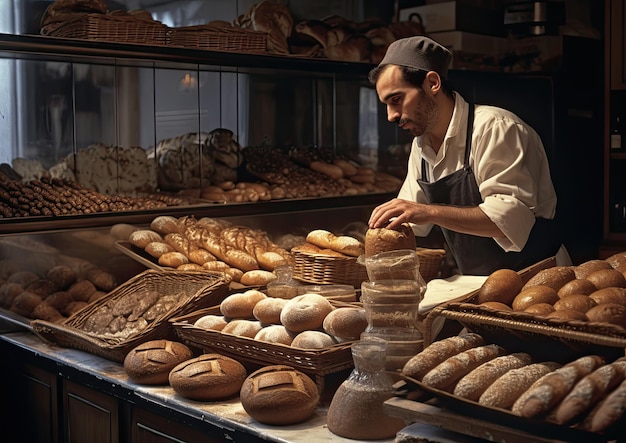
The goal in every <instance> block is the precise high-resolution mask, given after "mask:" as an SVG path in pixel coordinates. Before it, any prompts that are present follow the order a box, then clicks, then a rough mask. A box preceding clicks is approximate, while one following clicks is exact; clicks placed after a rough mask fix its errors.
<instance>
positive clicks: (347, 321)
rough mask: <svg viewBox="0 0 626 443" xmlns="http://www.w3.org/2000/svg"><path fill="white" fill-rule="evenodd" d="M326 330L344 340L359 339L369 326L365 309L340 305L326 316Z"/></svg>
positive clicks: (324, 326)
mask: <svg viewBox="0 0 626 443" xmlns="http://www.w3.org/2000/svg"><path fill="white" fill-rule="evenodd" d="M322 327H323V328H324V331H326V332H327V333H328V334H330V335H332V336H333V337H336V338H338V339H342V340H358V339H359V338H360V337H361V333H362V332H363V331H365V328H367V317H366V316H365V309H363V308H357V307H340V308H337V309H335V310H334V311H331V312H330V313H328V315H326V318H324V323H323V324H322Z"/></svg>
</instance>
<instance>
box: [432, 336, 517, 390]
mask: <svg viewBox="0 0 626 443" xmlns="http://www.w3.org/2000/svg"><path fill="white" fill-rule="evenodd" d="M505 352H506V351H505V349H504V348H503V347H501V346H498V345H496V344H490V345H483V346H477V347H475V348H471V349H468V350H467V351H463V352H460V353H458V354H457V355H454V356H452V357H450V358H448V359H446V360H445V361H444V362H442V363H440V364H438V365H437V366H435V367H434V368H433V369H431V370H430V371H428V372H427V373H426V375H424V377H423V378H422V383H423V384H424V385H426V386H430V387H431V388H435V389H441V390H445V391H452V389H453V388H454V386H455V385H456V383H457V382H458V380H460V379H461V378H462V377H464V376H465V375H466V374H469V373H470V372H471V371H472V370H474V369H475V368H477V367H478V366H480V365H482V364H483V363H486V362H488V361H491V360H493V359H494V358H496V357H499V356H501V355H504V353H505Z"/></svg>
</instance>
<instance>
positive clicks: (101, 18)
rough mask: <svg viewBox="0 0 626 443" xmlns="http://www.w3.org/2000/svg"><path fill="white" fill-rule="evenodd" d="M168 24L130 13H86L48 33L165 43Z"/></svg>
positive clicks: (149, 43) (90, 38)
mask: <svg viewBox="0 0 626 443" xmlns="http://www.w3.org/2000/svg"><path fill="white" fill-rule="evenodd" d="M168 31H169V27H167V26H166V25H164V24H163V23H160V22H157V21H154V20H148V19H145V18H139V17H136V16H134V15H131V14H98V13H89V14H83V15H81V16H79V17H77V18H75V19H72V20H68V21H67V22H66V23H63V24H62V25H61V26H59V27H57V28H56V29H53V30H51V31H49V32H45V31H44V29H42V33H44V34H45V35H48V36H50V37H63V38H75V39H82V40H96V41H107V42H114V43H137V44H146V45H157V46H165V45H166V43H167V41H166V37H167V34H168Z"/></svg>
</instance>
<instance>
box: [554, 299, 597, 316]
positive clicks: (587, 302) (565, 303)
mask: <svg viewBox="0 0 626 443" xmlns="http://www.w3.org/2000/svg"><path fill="white" fill-rule="evenodd" d="M596 304H597V303H596V302H595V301H594V300H593V299H592V298H591V297H589V296H588V295H584V294H572V295H568V296H566V297H562V298H560V299H559V300H557V301H556V302H555V303H554V310H555V311H562V310H563V309H573V310H575V311H579V312H582V313H585V312H587V311H588V310H589V309H591V308H593V307H594V306H596Z"/></svg>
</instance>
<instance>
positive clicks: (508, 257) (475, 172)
mask: <svg viewBox="0 0 626 443" xmlns="http://www.w3.org/2000/svg"><path fill="white" fill-rule="evenodd" d="M451 57H452V55H451V54H450V52H449V51H448V50H447V49H446V48H445V47H443V46H442V45H440V44H438V43H437V42H435V41H434V40H432V39H430V38H428V37H425V36H415V37H409V38H405V39H401V40H397V41H395V42H393V43H392V44H391V45H390V46H389V48H388V50H387V52H386V54H385V57H384V58H383V60H382V61H381V62H380V64H379V65H378V66H377V67H376V68H374V69H372V71H371V72H370V75H369V79H370V81H371V82H372V83H373V84H374V85H375V86H376V92H377V94H378V98H379V99H380V101H381V102H382V103H384V104H385V105H386V106H387V119H388V120H389V121H390V122H392V123H396V124H397V125H398V127H400V128H401V129H404V130H406V131H409V132H410V133H411V134H413V135H414V136H415V138H414V139H413V143H412V146H411V153H410V155H409V160H408V172H407V176H406V178H405V180H404V183H403V185H402V187H401V189H400V191H399V193H398V197H397V198H394V199H392V200H390V201H388V202H386V203H383V204H381V205H380V206H378V207H376V208H375V209H374V210H373V211H372V214H371V216H370V219H369V227H370V228H381V227H387V228H390V229H392V228H395V227H397V226H398V225H400V224H401V223H409V224H410V225H411V227H412V228H413V231H414V233H415V235H416V236H422V237H423V236H426V235H428V233H429V232H430V230H431V229H432V227H433V226H434V225H438V226H439V227H440V228H441V230H442V232H443V235H444V238H445V240H446V243H447V245H448V247H449V249H450V251H451V253H452V255H453V256H454V259H455V260H456V265H457V267H458V268H459V271H460V272H461V273H462V274H468V275H489V274H490V273H491V272H493V271H495V270H497V269H502V268H509V269H514V270H520V269H523V268H524V267H526V266H529V265H532V264H534V263H537V262H539V261H541V260H543V259H545V258H548V257H552V256H555V255H556V258H557V264H559V265H561V264H563V265H567V264H571V261H570V259H569V255H568V253H567V251H566V249H565V247H564V246H563V245H562V243H561V239H560V235H559V228H558V226H557V222H556V221H555V219H554V217H555V214H556V205H557V197H556V193H555V190H554V186H553V183H552V179H551V176H550V168H549V165H548V159H547V156H546V153H545V149H544V147H543V143H542V141H541V139H540V137H539V135H538V134H537V133H536V132H535V130H534V129H533V128H531V127H530V126H529V125H527V124H526V123H525V122H524V121H522V120H521V119H520V118H519V117H518V116H517V115H515V114H514V113H512V112H510V111H508V110H505V109H502V108H498V107H495V106H486V105H474V104H473V103H468V102H467V101H466V100H465V99H464V98H463V97H462V96H461V94H459V93H458V92H456V91H454V90H453V89H451V87H450V85H449V84H448V81H447V74H448V66H449V64H450V60H451Z"/></svg>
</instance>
